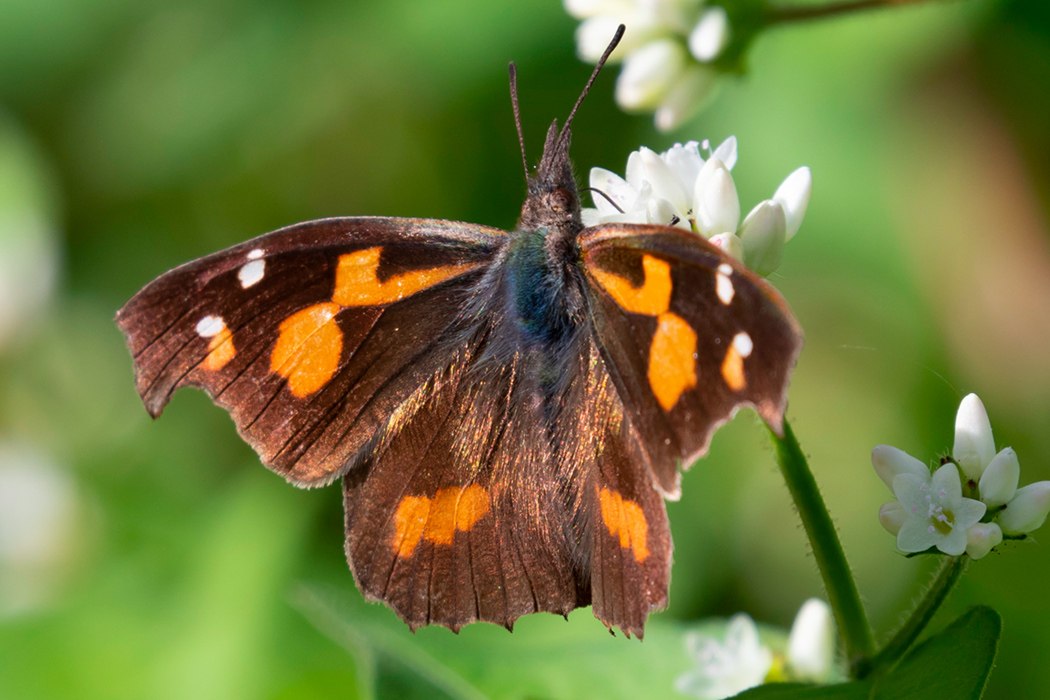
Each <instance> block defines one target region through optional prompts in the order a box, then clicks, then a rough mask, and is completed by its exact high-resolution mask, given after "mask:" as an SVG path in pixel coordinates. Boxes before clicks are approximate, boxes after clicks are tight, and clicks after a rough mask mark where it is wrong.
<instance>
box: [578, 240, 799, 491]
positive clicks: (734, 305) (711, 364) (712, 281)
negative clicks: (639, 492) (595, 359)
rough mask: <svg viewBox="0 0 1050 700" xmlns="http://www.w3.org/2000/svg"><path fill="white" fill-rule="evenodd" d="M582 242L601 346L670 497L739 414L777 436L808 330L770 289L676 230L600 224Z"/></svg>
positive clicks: (715, 251) (647, 456)
mask: <svg viewBox="0 0 1050 700" xmlns="http://www.w3.org/2000/svg"><path fill="white" fill-rule="evenodd" d="M580 246H581V250H582V260H583V267H584V269H585V271H586V277H587V279H588V282H589V284H588V299H589V309H590V315H591V319H592V322H593V325H594V332H595V334H596V335H597V337H598V341H599V347H600V348H601V350H602V354H603V356H604V357H605V358H606V359H607V361H608V365H609V367H610V375H611V376H612V379H613V382H614V384H615V385H616V388H617V390H618V391H619V392H620V396H621V398H622V400H623V403H624V405H625V407H626V410H627V412H628V415H629V418H630V420H631V423H632V424H633V426H634V428H635V429H636V430H637V432H638V434H639V436H640V439H641V442H642V444H643V446H644V454H643V455H642V456H641V457H642V459H643V460H644V461H645V462H646V463H647V464H648V466H649V468H650V469H651V470H652V472H653V474H654V475H655V477H656V480H657V483H658V484H659V486H660V488H661V490H662V491H663V492H664V493H665V494H666V495H668V496H670V497H677V495H678V470H677V465H678V464H679V463H680V464H681V465H683V466H685V467H688V466H689V465H690V464H691V462H692V461H693V460H695V459H696V458H697V457H699V456H700V455H701V454H702V453H703V452H704V451H705V450H706V449H707V445H708V443H709V441H710V439H711V435H712V434H713V432H714V430H715V429H716V428H717V427H718V426H719V425H721V423H723V422H724V421H725V420H727V419H728V418H729V417H730V416H732V414H733V412H734V411H735V410H736V409H737V408H739V407H740V406H743V405H750V406H753V407H755V409H756V410H757V411H758V413H759V414H760V415H761V416H762V417H763V418H764V419H765V420H766V421H767V422H769V423H770V425H772V426H773V427H774V429H775V430H779V429H780V426H781V424H782V420H783V413H784V408H785V404H786V400H787V385H788V379H789V377H790V374H791V370H792V369H793V367H794V364H795V358H796V357H797V355H798V352H799V350H800V349H801V347H802V333H801V330H800V328H799V326H798V323H797V322H796V321H795V319H794V317H793V316H792V314H791V312H790V310H789V309H788V307H787V305H786V304H785V303H784V301H783V299H782V298H781V297H780V295H779V293H778V292H777V291H776V290H775V289H773V287H772V286H771V285H769V284H768V283H767V282H765V281H764V280H762V279H760V278H758V277H757V276H756V275H754V273H752V272H750V271H749V270H747V269H746V268H745V267H744V266H743V265H741V264H740V263H738V262H737V261H735V260H733V259H732V258H731V257H730V256H728V255H726V254H725V253H723V252H722V251H720V250H719V249H718V248H716V247H714V246H712V245H711V244H709V243H708V242H707V241H705V240H703V239H702V238H700V237H699V236H696V235H694V234H691V233H689V232H685V231H681V230H679V229H674V228H666V227H659V226H641V225H637V226H635V225H607V226H600V227H595V228H593V229H588V230H586V231H584V232H583V235H582V236H581V238H580Z"/></svg>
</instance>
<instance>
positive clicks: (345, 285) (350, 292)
mask: <svg viewBox="0 0 1050 700" xmlns="http://www.w3.org/2000/svg"><path fill="white" fill-rule="evenodd" d="M382 252H383V249H382V247H375V248H365V249H364V250H358V251H355V252H353V253H347V254H346V255H340V256H339V266H338V267H337V268H336V272H335V293H334V294H332V301H334V302H335V303H336V304H339V305H340V306H376V305H379V304H392V303H394V302H395V301H400V300H401V299H404V298H405V297H407V296H410V295H412V294H415V293H416V292H418V291H420V290H423V289H426V288H427V287H432V286H433V285H435V284H437V283H438V282H443V281H444V280H447V279H448V278H449V277H454V276H456V275H459V274H462V273H464V272H466V271H467V270H469V269H471V268H472V267H474V265H470V264H465V265H446V266H444V267H432V268H430V269H428V270H412V271H411V272H405V273H403V274H400V275H395V276H394V277H391V278H390V279H388V280H387V281H386V282H380V281H379V277H378V275H377V272H378V270H379V256H380V254H381V253H382Z"/></svg>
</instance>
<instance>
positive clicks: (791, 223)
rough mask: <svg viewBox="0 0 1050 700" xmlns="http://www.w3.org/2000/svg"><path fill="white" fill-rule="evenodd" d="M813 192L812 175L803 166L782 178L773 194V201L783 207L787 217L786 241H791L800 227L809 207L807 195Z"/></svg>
mask: <svg viewBox="0 0 1050 700" xmlns="http://www.w3.org/2000/svg"><path fill="white" fill-rule="evenodd" d="M812 191H813V175H812V174H811V173H810V171H809V168H807V167H805V166H803V167H801V168H799V169H798V170H796V171H795V172H793V173H791V174H790V175H788V176H787V177H786V178H784V181H783V182H782V183H780V187H778V188H777V191H776V192H774V193H773V199H775V200H776V201H778V202H780V204H781V205H782V206H783V207H784V214H785V215H786V217H787V233H786V234H785V236H786V240H789V241H790V240H791V239H792V238H794V237H795V234H796V233H798V229H799V227H801V226H802V219H803V217H805V215H806V209H807V208H808V207H809V195H810V193H811V192H812Z"/></svg>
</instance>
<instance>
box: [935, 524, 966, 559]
mask: <svg viewBox="0 0 1050 700" xmlns="http://www.w3.org/2000/svg"><path fill="white" fill-rule="evenodd" d="M937 549H939V550H941V551H942V552H944V553H945V554H948V555H950V556H953V557H957V556H959V555H960V554H962V553H963V552H965V551H966V530H963V529H962V528H953V529H952V531H951V532H949V533H948V534H947V535H944V536H943V537H941V538H940V540H939V541H938V542H937Z"/></svg>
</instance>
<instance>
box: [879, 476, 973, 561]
mask: <svg viewBox="0 0 1050 700" xmlns="http://www.w3.org/2000/svg"><path fill="white" fill-rule="evenodd" d="M893 492H894V493H895V494H896V496H897V500H898V501H900V503H901V505H902V506H904V510H905V515H906V517H905V520H904V522H903V523H902V524H901V529H900V532H898V533H897V547H898V548H899V549H900V550H901V551H902V552H924V551H926V550H927V549H929V548H930V547H937V549H939V550H941V551H942V552H944V553H945V554H950V555H951V556H959V555H960V554H962V553H963V552H965V551H966V531H967V530H968V529H969V528H970V527H972V526H973V525H976V524H977V522H978V521H980V519H981V518H982V517H983V516H984V512H985V505H984V504H983V503H981V502H980V501H975V500H973V499H971V498H963V495H962V483H961V482H960V481H959V470H958V469H957V468H956V466H955V465H954V464H946V465H944V466H943V467H941V468H940V469H938V470H937V471H936V472H934V473H933V477H932V478H930V477H926V478H925V479H924V478H923V477H921V476H918V475H915V474H898V475H897V476H896V477H894V479H893Z"/></svg>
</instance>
